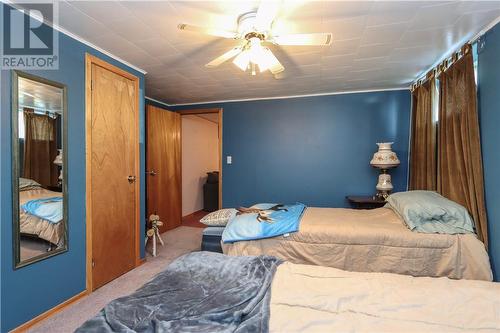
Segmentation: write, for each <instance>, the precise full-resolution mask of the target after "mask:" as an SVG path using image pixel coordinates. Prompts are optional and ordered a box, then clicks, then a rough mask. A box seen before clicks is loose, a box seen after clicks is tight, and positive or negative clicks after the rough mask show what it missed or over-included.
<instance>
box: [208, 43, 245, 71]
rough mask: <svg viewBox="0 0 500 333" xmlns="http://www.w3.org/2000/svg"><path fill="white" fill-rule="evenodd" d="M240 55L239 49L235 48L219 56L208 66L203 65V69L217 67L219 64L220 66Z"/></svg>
mask: <svg viewBox="0 0 500 333" xmlns="http://www.w3.org/2000/svg"><path fill="white" fill-rule="evenodd" d="M240 53H241V47H235V48H233V49H231V50H229V51H227V52H226V53H224V54H223V55H221V56H219V57H217V58H215V59H214V60H212V61H210V62H209V63H208V64H206V65H205V67H208V68H214V67H217V66H219V65H220V64H222V63H223V62H226V61H228V60H229V59H231V58H233V57H235V56H237V55H238V54H240Z"/></svg>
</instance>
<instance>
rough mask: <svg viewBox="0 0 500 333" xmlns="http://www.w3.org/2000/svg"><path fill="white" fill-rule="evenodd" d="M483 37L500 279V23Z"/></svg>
mask: <svg viewBox="0 0 500 333" xmlns="http://www.w3.org/2000/svg"><path fill="white" fill-rule="evenodd" d="M482 39H483V41H484V46H483V47H481V46H480V47H479V49H478V89H479V116H480V125H481V145H482V153H483V168H484V181H485V191H486V209H487V212H488V233H489V255H490V259H491V265H492V268H493V273H494V277H495V281H500V204H499V203H500V186H499V185H500V174H499V172H498V170H499V169H500V150H499V143H500V129H499V125H498V124H500V99H499V92H500V24H497V25H496V26H495V27H494V28H493V29H491V30H490V31H488V33H486V35H485V36H483V37H482Z"/></svg>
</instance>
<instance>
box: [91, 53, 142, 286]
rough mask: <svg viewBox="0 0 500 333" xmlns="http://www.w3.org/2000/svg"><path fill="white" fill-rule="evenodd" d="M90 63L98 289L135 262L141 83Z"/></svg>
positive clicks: (93, 237)
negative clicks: (139, 96)
mask: <svg viewBox="0 0 500 333" xmlns="http://www.w3.org/2000/svg"><path fill="white" fill-rule="evenodd" d="M90 67H91V69H90V71H91V96H90V99H91V102H90V104H91V110H90V133H87V135H89V134H90V155H87V158H90V161H89V162H90V174H89V173H87V177H89V176H90V177H89V178H88V179H87V182H90V196H91V200H90V206H91V208H90V213H91V217H90V224H89V223H88V224H87V225H88V226H90V228H88V230H87V232H90V233H91V240H90V241H91V244H87V245H88V246H89V245H90V246H91V254H92V258H91V260H92V263H91V265H92V269H91V272H92V274H91V275H92V281H91V289H92V290H94V289H96V288H99V287H100V286H102V285H104V284H106V283H107V282H109V281H111V280H113V279H115V278H117V277H118V276H120V275H122V274H123V273H125V272H127V271H129V270H131V269H132V268H134V267H135V266H136V260H137V256H138V255H137V249H138V244H137V242H138V237H139V235H138V231H137V227H136V226H137V225H138V218H139V216H138V214H139V213H138V209H139V189H138V184H139V180H138V176H139V154H138V121H137V119H138V117H137V113H138V107H137V105H138V104H137V100H138V89H137V88H138V86H137V84H136V83H137V82H136V81H134V80H132V79H131V78H129V77H125V76H123V75H120V73H117V72H114V71H113V70H110V69H108V68H105V67H103V66H101V65H99V64H96V63H91V64H90ZM106 67H107V66H106ZM87 75H88V74H87ZM87 102H88V101H87ZM88 116H89V115H87V117H88ZM87 143H89V142H87ZM88 148H89V147H87V149H88ZM87 168H89V166H88V165H87Z"/></svg>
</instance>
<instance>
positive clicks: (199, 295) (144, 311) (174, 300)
mask: <svg viewBox="0 0 500 333" xmlns="http://www.w3.org/2000/svg"><path fill="white" fill-rule="evenodd" d="M280 263H281V260H279V259H276V258H274V257H269V256H258V257H229V256H225V255H222V254H218V253H212V252H194V253H190V254H187V255H184V256H182V257H180V258H178V259H177V260H175V261H174V262H173V263H172V264H170V265H169V266H168V267H167V269H166V270H165V271H163V272H161V273H160V274H158V275H157V276H156V277H155V278H154V279H153V280H151V281H150V282H148V283H146V284H145V285H144V286H142V287H141V288H140V289H138V290H137V291H136V292H134V293H133V294H131V295H129V296H125V297H121V298H118V299H116V300H114V301H112V302H111V303H109V304H108V305H106V307H105V308H104V309H102V310H101V311H100V312H99V313H98V314H97V315H96V316H95V317H94V318H92V319H90V320H88V321H87V322H85V323H84V324H83V325H82V326H81V327H80V328H78V329H77V332H267V331H268V330H269V329H268V324H269V301H270V297H271V282H272V279H273V276H274V272H275V271H276V268H277V266H278V265H279V264H280Z"/></svg>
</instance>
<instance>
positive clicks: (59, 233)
mask: <svg viewBox="0 0 500 333" xmlns="http://www.w3.org/2000/svg"><path fill="white" fill-rule="evenodd" d="M46 198H62V193H60V192H53V191H49V190H47V189H44V188H42V187H41V186H39V185H34V186H28V187H24V188H21V190H20V192H19V205H20V209H19V213H20V215H19V224H20V231H21V234H23V235H28V236H35V237H38V238H41V239H43V240H46V241H47V242H49V243H51V244H53V245H54V246H59V245H60V244H61V243H62V242H63V240H64V236H65V230H64V223H61V222H60V221H59V222H56V223H54V222H50V221H48V220H45V219H43V218H40V217H37V216H35V215H32V214H30V213H28V212H27V211H25V210H24V209H23V208H22V206H23V205H24V204H26V203H27V202H30V201H32V200H38V199H46ZM61 209H62V208H61Z"/></svg>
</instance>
